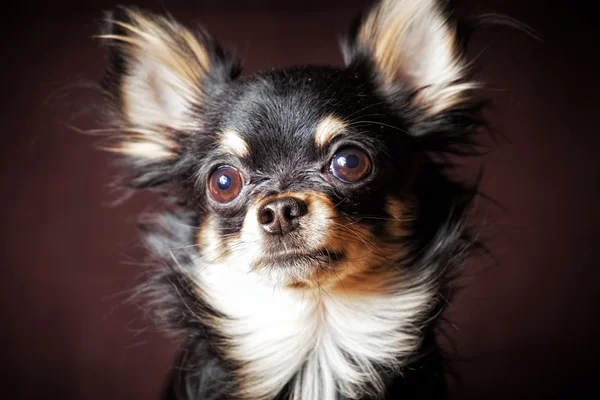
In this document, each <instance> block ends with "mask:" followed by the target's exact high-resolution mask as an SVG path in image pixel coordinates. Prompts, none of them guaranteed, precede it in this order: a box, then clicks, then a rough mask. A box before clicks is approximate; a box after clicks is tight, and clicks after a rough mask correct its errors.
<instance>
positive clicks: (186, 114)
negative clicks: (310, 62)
mask: <svg viewBox="0 0 600 400" xmlns="http://www.w3.org/2000/svg"><path fill="white" fill-rule="evenodd" d="M442 15H443V10H441V9H440V7H439V6H438V5H437V4H436V3H435V2H433V1H413V0H402V1H383V2H382V3H381V4H379V5H378V6H377V7H375V8H374V9H373V10H372V11H371V12H370V13H368V14H366V15H365V16H363V18H362V19H360V20H358V21H357V22H356V23H355V24H354V25H353V27H352V29H351V33H350V35H349V37H348V39H347V42H346V45H345V49H344V56H345V59H346V66H345V67H343V68H328V67H296V68H289V69H285V70H275V71H271V72H264V73H259V74H255V75H252V76H248V77H240V76H239V72H240V69H239V66H238V65H237V63H236V61H235V60H234V59H233V58H232V57H231V56H230V55H229V54H228V53H226V52H225V51H224V50H223V49H222V48H221V47H220V46H219V45H218V44H217V43H216V42H215V41H214V40H213V39H212V38H210V37H209V36H208V35H207V34H206V33H204V32H199V33H192V32H191V31H189V30H187V29H186V28H184V27H183V26H181V25H179V24H178V23H176V22H174V21H172V20H170V19H166V18H162V17H156V16H152V15H150V14H147V13H144V12H141V11H136V10H127V9H119V10H118V11H117V12H115V13H113V14H111V15H110V17H109V23H108V24H107V32H106V34H105V35H103V37H104V38H105V39H106V40H107V43H108V45H109V46H110V49H111V52H110V56H111V69H110V71H109V75H108V80H107V84H108V86H107V88H108V89H109V92H110V94H111V96H112V99H113V100H114V102H113V104H114V105H115V106H116V107H115V109H116V112H117V114H118V116H119V121H120V122H119V128H121V129H122V130H123V131H124V135H123V136H121V137H119V138H118V144H117V145H116V147H114V148H113V150H116V151H118V152H120V153H123V154H125V155H126V156H127V157H128V158H129V160H131V162H132V164H133V170H134V172H135V176H134V177H133V178H132V185H134V186H138V187H147V186H152V185H157V184H162V183H168V182H175V183H179V184H180V185H181V186H182V187H183V188H184V190H185V191H186V193H187V198H188V199H189V200H188V202H187V206H188V207H190V208H191V209H193V210H194V212H195V215H196V216H197V225H198V228H199V229H198V230H197V233H196V236H195V238H194V244H195V246H196V249H197V252H198V253H199V256H200V257H201V258H202V259H203V261H204V262H206V263H212V264H222V265H223V268H236V269H240V270H243V271H246V272H249V273H256V274H259V275H261V276H262V277H264V278H265V279H266V280H267V281H270V282H272V283H273V284H275V285H279V286H291V287H295V288H301V287H305V286H313V285H318V286H325V285H328V286H335V285H336V282H341V281H345V282H346V284H345V285H344V290H352V288H353V286H354V285H355V286H357V287H359V286H360V285H362V284H363V283H364V282H363V280H361V279H359V278H357V277H358V276H361V274H368V273H369V271H371V270H372V269H374V268H385V266H387V265H388V264H392V263H395V262H397V261H398V260H399V259H401V257H402V255H403V253H405V252H406V251H407V249H408V248H409V247H410V245H411V244H410V243H409V240H408V237H409V236H410V235H409V232H411V231H412V230H413V228H414V227H413V225H412V221H414V220H415V219H416V218H417V217H418V215H419V210H420V208H421V204H420V199H419V196H418V194H417V193H416V189H415V185H416V182H417V180H418V176H419V174H420V173H421V166H422V164H423V162H424V157H425V156H424V153H423V151H422V148H423V144H422V142H423V141H424V140H426V139H427V138H428V137H431V136H432V135H435V134H439V133H440V132H443V131H444V129H448V130H450V129H453V123H456V122H457V121H459V122H460V120H461V118H465V117H464V115H465V113H466V111H465V110H467V111H468V110H469V96H468V92H469V90H470V89H472V84H470V83H468V82H465V80H464V66H463V62H462V58H461V53H460V49H459V46H458V44H457V38H456V33H455V31H454V29H453V27H452V25H451V24H449V23H448V22H447V21H446V19H445V18H444V17H443V16H442ZM442 127H443V128H442ZM390 268H391V267H390ZM352 277H354V283H353V284H349V282H348V280H352V279H353V278H352Z"/></svg>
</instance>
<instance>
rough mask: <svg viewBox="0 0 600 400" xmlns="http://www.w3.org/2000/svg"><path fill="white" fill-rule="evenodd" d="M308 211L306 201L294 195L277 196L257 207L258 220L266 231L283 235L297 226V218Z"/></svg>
mask: <svg viewBox="0 0 600 400" xmlns="http://www.w3.org/2000/svg"><path fill="white" fill-rule="evenodd" d="M307 213H308V206H307V205H306V203H305V202H304V201H303V200H301V199H298V198H296V197H291V196H287V197H277V198H274V199H272V200H270V201H267V202H266V203H264V204H263V205H262V206H260V208H259V209H258V222H259V223H260V226H261V227H262V228H263V229H264V230H265V231H266V232H268V233H272V234H274V235H285V234H288V233H290V232H291V231H293V230H294V229H296V228H297V227H298V226H299V219H300V217H302V216H303V215H306V214H307Z"/></svg>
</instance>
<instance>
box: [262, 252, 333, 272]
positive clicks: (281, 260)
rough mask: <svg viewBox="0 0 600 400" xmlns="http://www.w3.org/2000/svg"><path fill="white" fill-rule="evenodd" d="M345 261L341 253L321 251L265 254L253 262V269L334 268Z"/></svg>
mask: <svg viewBox="0 0 600 400" xmlns="http://www.w3.org/2000/svg"><path fill="white" fill-rule="evenodd" d="M343 259H344V254H343V253H342V252H339V251H332V250H328V249H320V250H315V251H311V252H300V251H287V252H272V253H268V254H265V255H263V256H261V257H259V258H257V259H256V260H254V261H253V262H252V268H253V269H261V268H284V269H303V270H304V269H313V268H326V267H333V266H335V264H337V263H338V262H340V261H342V260H343Z"/></svg>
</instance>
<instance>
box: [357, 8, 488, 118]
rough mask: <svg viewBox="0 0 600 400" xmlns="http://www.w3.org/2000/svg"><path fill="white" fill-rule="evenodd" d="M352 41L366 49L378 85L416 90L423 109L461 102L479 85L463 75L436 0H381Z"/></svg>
mask: <svg viewBox="0 0 600 400" xmlns="http://www.w3.org/2000/svg"><path fill="white" fill-rule="evenodd" d="M357 44H358V46H360V47H361V48H363V49H366V50H367V51H368V52H369V53H370V54H371V57H372V60H373V64H374V66H375V69H376V72H377V74H378V76H379V77H380V85H381V87H380V89H381V90H383V91H384V92H385V91H387V90H393V88H398V87H399V88H402V89H405V90H407V91H408V92H412V91H416V93H417V95H416V96H415V100H414V101H415V103H416V105H418V106H419V107H421V108H422V109H423V110H424V111H425V113H426V114H435V113H438V112H441V111H445V110H447V109H449V108H452V107H454V106H456V105H458V104H460V103H461V102H464V101H465V100H467V99H468V98H469V95H468V92H469V91H470V90H472V89H475V88H477V87H478V85H477V84H476V83H474V82H465V80H464V78H465V74H466V73H465V70H466V64H465V62H464V60H463V57H462V54H461V52H460V50H459V46H458V44H457V39H456V28H455V26H454V25H453V24H452V23H451V22H450V21H448V19H447V17H446V16H445V15H444V13H443V11H442V9H441V6H440V4H439V3H438V0H382V1H381V2H380V3H379V4H378V5H377V6H376V7H375V8H374V9H373V10H372V11H371V13H370V14H369V15H368V16H367V18H366V19H365V21H364V22H363V24H362V26H361V27H360V28H359V31H358V36H357Z"/></svg>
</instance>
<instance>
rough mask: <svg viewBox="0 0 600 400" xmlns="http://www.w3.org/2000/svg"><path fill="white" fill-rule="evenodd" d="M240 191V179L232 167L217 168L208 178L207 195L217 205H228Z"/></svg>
mask: <svg viewBox="0 0 600 400" xmlns="http://www.w3.org/2000/svg"><path fill="white" fill-rule="evenodd" d="M241 191H242V177H241V176H240V173H239V172H238V170H237V169H235V168H233V167H229V166H223V167H219V168H217V169H216V170H215V171H214V172H213V173H212V174H210V176H209V177H208V193H209V194H210V197H212V198H213V199H214V200H215V201H217V202H219V203H229V202H230V201H232V200H233V199H235V198H236V197H237V196H238V194H240V192H241Z"/></svg>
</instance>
